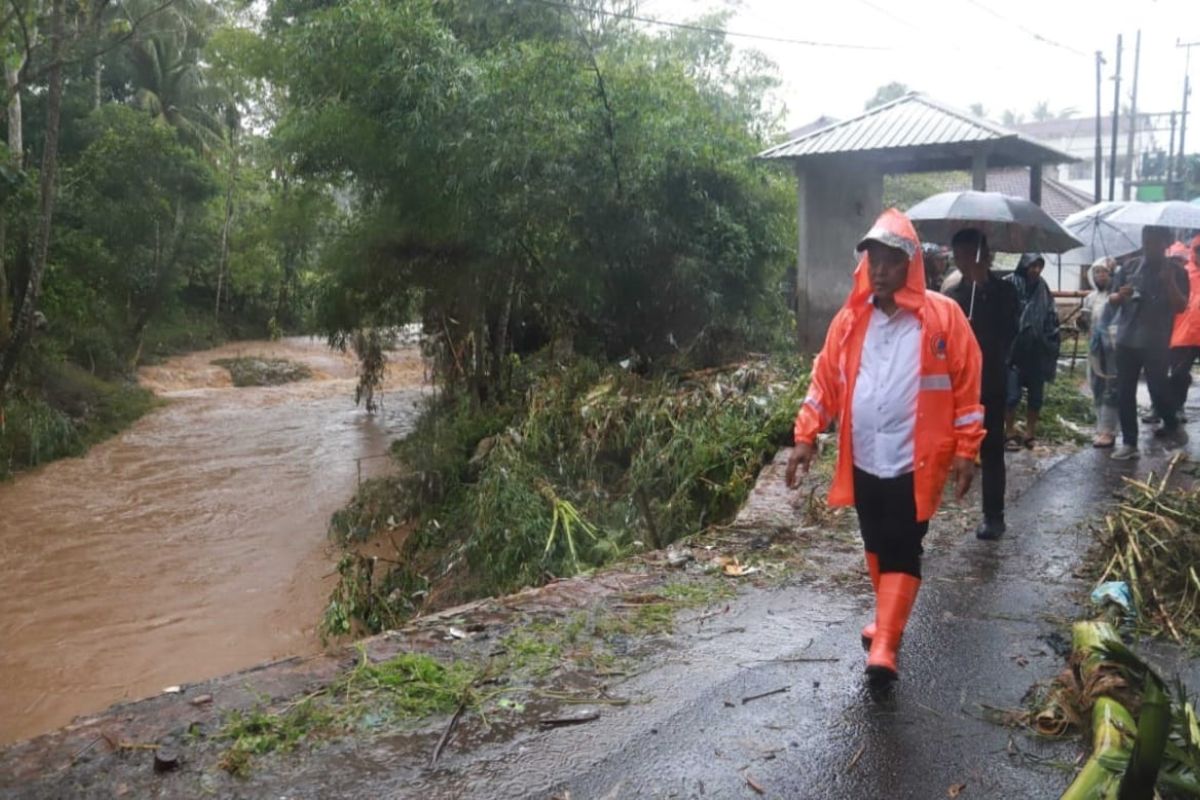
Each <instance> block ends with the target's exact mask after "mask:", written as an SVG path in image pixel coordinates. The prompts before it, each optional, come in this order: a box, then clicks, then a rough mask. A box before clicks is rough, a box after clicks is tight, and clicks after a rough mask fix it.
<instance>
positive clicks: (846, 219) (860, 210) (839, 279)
mask: <svg viewBox="0 0 1200 800" xmlns="http://www.w3.org/2000/svg"><path fill="white" fill-rule="evenodd" d="M796 178H797V200H798V202H797V204H796V212H797V223H798V228H799V237H798V238H799V241H798V245H799V247H798V258H797V260H796V282H795V287H794V289H795V293H796V294H795V306H794V307H795V309H796V338H797V343H798V344H799V346H800V349H801V350H802V351H805V352H816V351H817V350H819V349H820V348H821V343H822V342H824V341H825V331H826V329H827V328H828V327H829V323H830V321H831V320H832V319H833V315H834V313H836V312H837V310H838V309H839V308H841V306H842V303H843V302H845V300H846V295H848V294H849V293H850V287H851V285H852V283H853V280H852V276H853V273H854V265H855V263H856V259H857V256H856V255H855V253H854V245H855V244H857V243H858V240H859V238H860V237H862V235H863V234H864V233H866V232H867V230H868V229H870V227H871V224H872V223H873V222H875V219H876V217H878V216H879V214H880V212H882V211H883V170H882V169H881V168H879V167H877V166H875V165H873V164H871V163H870V162H868V161H866V160H864V159H861V158H830V159H823V160H822V161H820V162H817V161H811V162H808V163H806V164H804V165H803V166H800V165H797V166H796Z"/></svg>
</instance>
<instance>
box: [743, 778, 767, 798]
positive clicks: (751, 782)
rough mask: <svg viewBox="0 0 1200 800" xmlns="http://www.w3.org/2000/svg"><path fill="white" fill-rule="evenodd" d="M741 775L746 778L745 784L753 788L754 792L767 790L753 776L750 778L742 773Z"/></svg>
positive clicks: (763, 792) (761, 792)
mask: <svg viewBox="0 0 1200 800" xmlns="http://www.w3.org/2000/svg"><path fill="white" fill-rule="evenodd" d="M742 777H743V778H745V779H746V785H747V786H749V787H750V788H751V789H753V790H754V793H755V794H766V793H767V790H766V789H764V788H763V787H762V784H760V783H759V782H758V781H756V780H754V778H751V777H750V776H749V775H743V776H742Z"/></svg>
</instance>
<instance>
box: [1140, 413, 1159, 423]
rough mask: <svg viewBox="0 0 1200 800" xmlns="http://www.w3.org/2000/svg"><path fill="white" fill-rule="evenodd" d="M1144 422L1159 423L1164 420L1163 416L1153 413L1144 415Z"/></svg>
mask: <svg viewBox="0 0 1200 800" xmlns="http://www.w3.org/2000/svg"><path fill="white" fill-rule="evenodd" d="M1142 422H1144V423H1146V424H1147V425H1157V424H1159V423H1160V422H1162V417H1160V416H1159V415H1158V414H1153V413H1151V414H1147V415H1146V416H1144V417H1142Z"/></svg>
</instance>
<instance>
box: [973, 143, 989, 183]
mask: <svg viewBox="0 0 1200 800" xmlns="http://www.w3.org/2000/svg"><path fill="white" fill-rule="evenodd" d="M987 167H988V154H987V150H985V149H983V148H980V149H978V150H976V151H975V152H974V153H972V154H971V188H972V189H974V190H975V191H977V192H986V191H987Z"/></svg>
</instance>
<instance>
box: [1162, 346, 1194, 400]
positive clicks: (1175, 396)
mask: <svg viewBox="0 0 1200 800" xmlns="http://www.w3.org/2000/svg"><path fill="white" fill-rule="evenodd" d="M1198 358H1200V347H1172V348H1171V354H1170V356H1169V370H1170V374H1169V376H1168V380H1169V382H1170V384H1171V402H1173V403H1174V404H1175V413H1176V414H1177V415H1178V414H1182V413H1183V407H1184V405H1186V404H1187V396H1188V389H1190V388H1191V386H1192V365H1193V364H1195V363H1196V359H1198Z"/></svg>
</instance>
